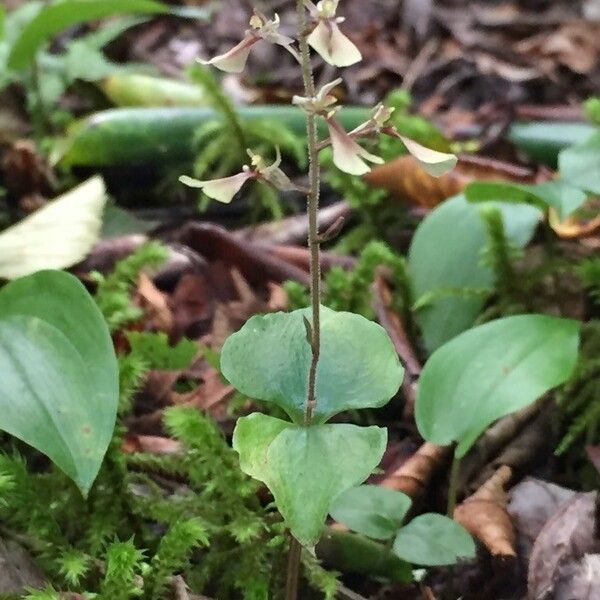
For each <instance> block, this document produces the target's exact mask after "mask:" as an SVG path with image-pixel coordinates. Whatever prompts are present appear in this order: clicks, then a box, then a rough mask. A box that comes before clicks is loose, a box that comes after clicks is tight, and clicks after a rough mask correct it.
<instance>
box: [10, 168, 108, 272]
mask: <svg viewBox="0 0 600 600" xmlns="http://www.w3.org/2000/svg"><path fill="white" fill-rule="evenodd" d="M105 203H106V189H105V187H104V182H103V181H102V179H101V178H100V177H93V178H92V179H90V180H89V181H87V182H86V183H83V184H81V185H80V186H78V187H76V188H74V189H73V190H71V191H70V192H68V193H66V194H64V195H63V196H60V197H59V198H57V199H56V200H53V201H52V202H50V203H48V204H47V205H46V206H44V207H43V208H40V209H39V210H37V211H36V212H34V213H33V214H32V215H30V216H28V217H26V218H25V219H23V220H22V221H20V222H19V223H17V224H16V225H13V226H12V227H9V228H8V229H6V230H5V231H3V232H2V233H0V278H4V279H16V278H17V277H23V276H25V275H29V274H30V273H35V272H36V271H40V270H42V269H62V268H65V267H70V266H72V265H74V264H75V263H77V262H79V261H80V260H82V259H83V258H85V256H86V254H87V253H88V252H89V250H90V249H91V247H92V246H93V245H94V244H95V243H96V241H97V240H98V237H99V234H100V230H101V228H102V212H103V210H104V205H105Z"/></svg>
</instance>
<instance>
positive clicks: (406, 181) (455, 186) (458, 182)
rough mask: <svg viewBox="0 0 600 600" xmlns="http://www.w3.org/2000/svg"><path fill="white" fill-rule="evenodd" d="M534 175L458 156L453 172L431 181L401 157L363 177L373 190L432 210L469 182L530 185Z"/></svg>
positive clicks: (490, 161) (502, 164) (499, 163)
mask: <svg viewBox="0 0 600 600" xmlns="http://www.w3.org/2000/svg"><path fill="white" fill-rule="evenodd" d="M537 176H538V175H537V173H536V172H535V171H533V170H531V169H526V168H523V167H520V166H518V165H514V164H511V163H506V162H502V161H498V160H494V159H488V158H485V157H480V156H466V155H461V156H460V157H459V159H458V163H457V165H456V167H455V168H454V170H453V171H451V172H450V173H447V174H446V175H442V176H441V177H438V178H436V177H433V176H431V175H430V174H429V173H427V171H425V169H423V168H422V167H421V166H420V165H419V164H418V162H417V161H416V160H415V159H414V158H413V157H412V156H401V157H399V158H397V159H395V160H393V161H391V162H388V163H386V164H385V165H381V166H378V167H375V168H374V169H373V170H372V171H371V172H370V173H368V174H367V175H365V176H364V180H365V181H366V182H367V183H368V184H369V185H371V186H373V187H378V188H383V189H385V190H388V191H389V192H390V194H391V195H392V196H393V197H394V198H397V199H399V200H404V201H407V202H410V203H412V204H416V205H418V206H424V207H426V208H433V207H435V206H437V205H438V204H439V203H440V202H443V201H444V200H446V199H447V198H450V197H451V196H454V195H456V194H458V193H460V192H461V191H463V190H464V188H465V187H466V186H467V185H468V184H469V183H471V182H472V181H475V180H476V179H477V180H483V181H513V182H518V183H532V182H533V181H536V180H537Z"/></svg>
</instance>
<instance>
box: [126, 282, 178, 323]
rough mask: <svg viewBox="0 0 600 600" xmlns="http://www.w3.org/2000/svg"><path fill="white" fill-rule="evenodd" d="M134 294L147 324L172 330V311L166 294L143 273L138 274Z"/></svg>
mask: <svg viewBox="0 0 600 600" xmlns="http://www.w3.org/2000/svg"><path fill="white" fill-rule="evenodd" d="M135 296H136V301H137V303H138V304H139V306H140V307H141V308H142V309H143V310H144V313H145V315H146V317H145V320H146V322H147V323H146V324H147V325H151V327H152V328H156V329H159V330H160V331H167V332H170V331H171V330H172V328H173V313H172V312H171V309H170V308H169V304H168V299H167V296H166V294H164V293H163V292H161V291H160V290H159V289H158V288H157V287H156V286H155V285H154V282H153V281H152V279H150V277H148V275H146V274H145V273H141V274H140V277H139V280H138V287H137V291H136V295H135Z"/></svg>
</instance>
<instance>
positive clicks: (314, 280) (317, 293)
mask: <svg viewBox="0 0 600 600" xmlns="http://www.w3.org/2000/svg"><path fill="white" fill-rule="evenodd" d="M296 9H297V13H298V33H299V36H298V42H299V45H300V58H301V65H302V80H303V82H304V93H305V95H306V97H307V98H313V97H314V96H315V95H316V90H315V80H314V76H313V70H312V64H311V61H310V48H309V46H308V42H307V35H308V34H307V23H306V9H305V7H304V2H303V1H302V0H297V1H296ZM306 133H307V140H308V164H309V171H308V178H309V182H310V188H309V193H308V199H307V212H308V226H309V227H308V245H309V248H310V301H311V309H312V323H311V347H312V361H311V365H310V371H309V376H308V395H307V399H306V408H305V413H304V423H305V425H310V422H311V421H312V417H313V413H314V410H315V407H316V405H317V398H316V379H317V364H318V362H319V356H320V352H321V257H320V246H319V244H320V240H319V227H318V222H317V218H318V213H319V195H320V175H321V174H320V167H319V147H318V144H319V140H318V136H317V116H316V115H315V114H312V113H309V114H308V115H307V121H306Z"/></svg>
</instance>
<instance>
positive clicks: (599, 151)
mask: <svg viewBox="0 0 600 600" xmlns="http://www.w3.org/2000/svg"><path fill="white" fill-rule="evenodd" d="M558 167H559V169H560V175H561V177H562V178H563V179H564V180H565V181H567V182H569V183H570V184H571V185H574V186H576V187H578V188H581V189H583V190H586V191H588V192H592V193H594V194H600V133H596V134H595V135H593V136H592V137H591V138H590V139H589V140H587V141H586V142H584V143H582V144H577V145H576V146H571V147H570V148H567V149H566V150H563V151H562V152H561V153H560V154H559V157H558Z"/></svg>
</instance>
